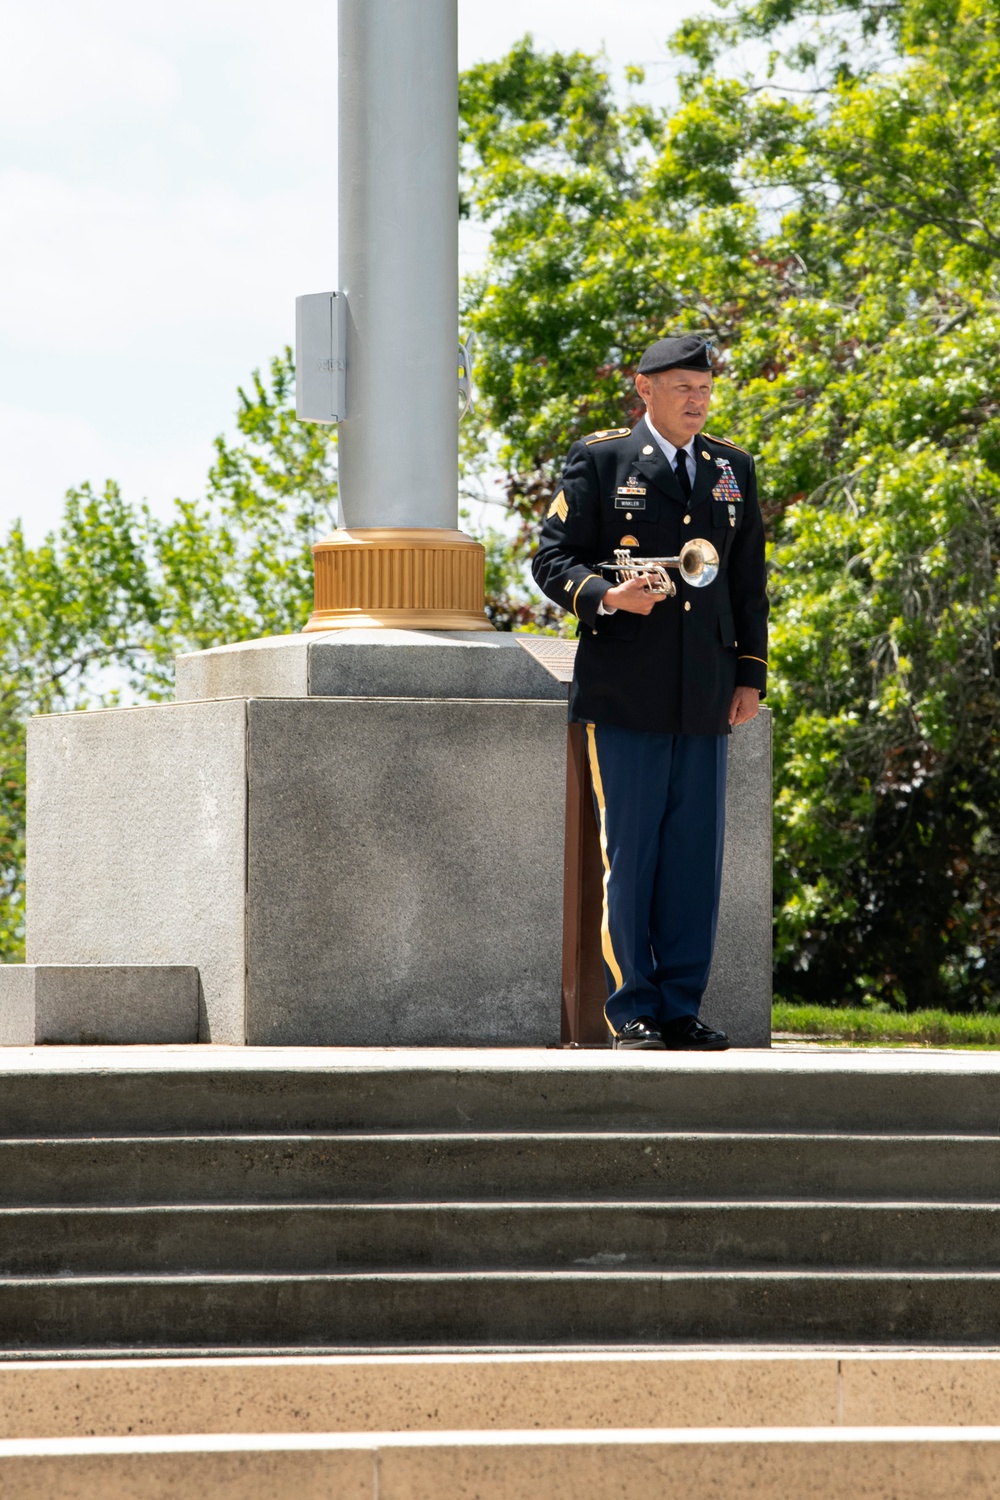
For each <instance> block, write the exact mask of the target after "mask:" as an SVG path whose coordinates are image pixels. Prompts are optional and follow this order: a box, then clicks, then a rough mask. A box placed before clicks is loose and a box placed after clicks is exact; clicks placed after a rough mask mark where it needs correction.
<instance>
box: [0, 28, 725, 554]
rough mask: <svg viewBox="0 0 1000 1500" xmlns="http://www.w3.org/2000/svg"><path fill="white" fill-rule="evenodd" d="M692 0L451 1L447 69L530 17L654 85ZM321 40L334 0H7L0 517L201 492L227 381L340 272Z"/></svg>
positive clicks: (495, 51) (332, 33) (283, 337)
mask: <svg viewBox="0 0 1000 1500" xmlns="http://www.w3.org/2000/svg"><path fill="white" fill-rule="evenodd" d="M415 3H418V0H415ZM701 8H702V6H701V5H700V4H698V3H697V0H693V3H692V4H687V5H685V4H684V3H683V0H631V3H630V4H629V5H628V6H627V7H624V8H623V7H621V6H616V5H612V4H610V3H609V0H601V3H598V0H534V3H528V0H505V3H504V4H502V5H498V4H492V3H486V0H459V24H460V42H459V45H460V64H461V66H463V67H465V66H468V65H469V64H470V63H472V62H475V61H478V60H480V59H485V58H493V57H498V56H500V55H501V53H503V52H504V51H506V50H507V49H508V48H509V47H510V46H511V45H512V44H513V43H514V42H515V41H516V40H517V39H518V38H519V37H521V36H522V35H523V34H524V33H525V32H526V31H531V32H533V33H534V36H535V38H536V41H537V42H538V43H539V44H542V45H545V46H550V47H560V48H563V49H567V48H573V47H581V48H584V49H586V50H596V49H598V48H599V47H601V46H602V45H604V46H605V47H606V50H607V52H608V56H609V58H610V60H611V63H612V66H613V68H614V69H615V70H616V71H617V75H618V76H620V74H621V70H622V69H623V68H624V66H625V64H626V63H629V62H639V63H643V64H645V65H647V67H648V69H649V72H648V80H649V92H650V93H651V94H652V95H653V96H654V97H659V98H665V97H666V93H667V91H668V89H669V85H670V78H671V75H672V68H673V65H672V63H670V62H669V61H668V54H667V51H666V47H665V41H666V38H667V36H668V35H669V34H670V32H671V31H672V30H673V28H674V27H675V26H676V25H677V24H678V23H679V22H680V20H681V19H682V18H683V16H684V14H685V13H690V12H691V10H692V9H696V10H700V9H701ZM335 53H336V5H335V0H285V3H284V4H282V5H281V6H277V5H275V4H273V0H3V3H2V7H0V59H2V61H0V531H3V532H6V529H7V527H8V525H9V524H10V522H11V521H12V520H13V519H14V518H15V517H17V516H21V517H22V518H23V520H24V522H25V525H26V527H27V530H28V534H29V537H30V538H31V539H32V540H37V539H38V538H39V536H40V535H41V534H42V532H43V531H44V530H45V529H47V528H48V527H50V526H52V525H54V524H55V523H56V521H57V520H58V517H59V515H60V512H61V509H62V497H63V494H64V492H65V490H66V489H67V488H68V487H69V486H70V485H72V484H77V483H81V482H82V481H84V480H86V479H89V480H91V482H92V483H93V484H94V485H95V486H100V485H101V484H103V481H104V480H105V478H107V477H113V478H116V479H118V480H119V481H120V482H121V484H122V486H123V488H124V491H125V494H126V497H127V498H129V499H132V500H139V499H142V498H147V499H148V500H149V501H150V502H151V503H152V504H153V505H154V507H155V508H157V509H158V510H163V509H164V508H165V507H166V506H167V505H168V504H169V502H170V500H171V499H172V498H173V497H174V496H175V495H183V496H185V497H188V498H192V497H194V496H197V495H198V494H200V493H201V492H202V487H203V482H204V476H205V473H206V470H207V468H208V466H209V464H210V463H211V460H212V446H211V445H212V439H213V437H214V436H215V435H216V433H218V432H220V431H222V430H223V429H229V428H231V425H232V411H233V408H234V405H235V390H236V386H237V385H238V384H239V383H241V382H244V381H246V379H247V378H248V376H249V374H250V372H251V370H252V369H253V368H254V367H255V366H258V365H266V363H267V361H268V359H269V358H270V357H271V355H272V354H275V353H277V352H278V350H279V349H280V348H281V347H282V346H283V345H284V344H286V343H291V342H292V341H293V334H294V301H295V296H296V293H298V292H305V291H317V290H321V289H322V288H324V287H326V286H328V285H332V284H333V283H334V280H335V269H336V267H335V259H336V216H335V203H334V198H333V191H334V178H333V173H334V168H335V162H336V137H335V119H336V104H335V95H334V91H333V81H334V78H335V74H336V57H335ZM475 247H476V240H475V238H474V237H473V238H470V239H467V241H466V249H465V257H464V258H465V261H466V263H467V264H468V263H469V261H470V260H471V259H474V258H475V255H476V248H475Z"/></svg>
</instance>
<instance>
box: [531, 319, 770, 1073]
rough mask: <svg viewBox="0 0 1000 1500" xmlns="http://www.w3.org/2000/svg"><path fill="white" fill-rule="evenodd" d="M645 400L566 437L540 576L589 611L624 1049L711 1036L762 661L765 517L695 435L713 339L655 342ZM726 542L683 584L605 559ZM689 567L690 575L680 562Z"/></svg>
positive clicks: (591, 740)
mask: <svg viewBox="0 0 1000 1500" xmlns="http://www.w3.org/2000/svg"><path fill="white" fill-rule="evenodd" d="M635 384H636V390H637V391H638V393H639V396H640V398H641V399H642V400H643V401H644V402H645V405H646V414H645V416H644V417H643V418H642V419H641V421H639V422H638V424H637V425H636V426H635V427H634V428H632V429H631V431H630V430H629V429H628V428H627V427H619V428H614V429H612V430H610V431H603V432H593V433H591V434H590V435H589V436H588V437H585V438H583V439H582V440H581V441H580V442H577V443H574V444H573V446H572V448H571V449H570V451H569V456H568V458H567V460H566V467H565V469H564V470H563V475H562V479H561V481H560V485H559V489H558V491H557V493H556V496H555V499H554V500H553V502H552V504H551V506H550V507H549V511H548V514H547V516H546V518H545V522H544V524H543V526H542V533H541V540H540V543H539V547H538V553H537V556H536V557H535V561H534V565H533V572H534V575H535V579H536V580H537V582H538V584H539V587H540V588H541V589H543V590H544V592H545V593H546V594H547V595H548V597H549V598H550V599H552V600H554V601H555V602H556V603H557V604H560V605H562V606H563V607H564V608H565V609H569V610H572V612H573V613H574V614H575V615H576V616H577V618H578V620H579V622H580V624H579V627H578V631H577V633H578V635H579V637H580V643H579V648H578V650H577V656H576V666H575V669H574V674H573V683H572V687H571V689H570V699H569V711H570V718H571V720H574V721H575V722H577V723H580V724H583V725H584V726H585V732H586V736H587V749H588V754H589V759H590V769H591V775H592V779H593V784H594V799H595V804H596V810H597V817H598V823H599V826H600V839H601V853H602V857H603V860H604V912H603V922H602V928H601V941H602V951H603V955H604V965H605V971H606V975H607V981H608V1001H607V1004H606V1006H605V1012H604V1013H605V1016H606V1018H607V1022H608V1027H609V1028H610V1031H611V1034H612V1044H613V1046H615V1047H618V1048H680V1049H696V1050H719V1049H722V1048H724V1047H727V1046H728V1045H729V1039H728V1037H727V1036H726V1034H725V1032H722V1031H717V1030H714V1029H712V1028H711V1027H710V1026H707V1025H705V1024H704V1023H703V1022H702V1021H700V1020H699V1019H698V1009H699V1006H700V1004H701V997H702V995H703V993H704V991H705V986H706V985H707V983H708V975H709V970H710V968H711V963H712V950H713V947H714V944H715V932H716V924H717V920H718V909H719V888H720V883H721V876H722V848H723V836H724V830H725V800H726V752H727V748H728V736H729V734H730V731H731V729H732V728H733V727H734V726H735V725H738V724H743V723H745V722H746V721H747V720H748V719H752V718H753V717H754V715H755V714H756V713H757V709H758V704H759V701H760V699H761V698H762V697H763V696H764V689H765V684H766V674H767V613H768V604H767V593H766V588H765V571H764V528H763V524H762V522H761V515H760V507H759V505H758V503H757V480H756V475H755V472H754V462H753V458H752V457H751V456H750V454H749V453H747V452H745V451H744V450H743V449H742V448H737V447H736V446H735V444H733V443H730V442H726V441H724V440H723V439H722V438H716V437H709V436H708V435H707V433H705V432H704V431H703V428H704V425H705V421H706V418H707V415H708V405H709V400H710V398H711V394H712V359H711V349H710V346H709V345H708V344H706V342H705V341H704V340H703V339H701V338H698V337H696V336H694V335H688V336H686V337H682V338H665V339H660V340H659V341H658V342H657V343H655V344H653V345H652V346H651V347H650V348H649V349H647V350H646V352H645V354H644V355H643V356H642V359H641V360H640V362H639V370H638V374H637V376H636V382H635ZM693 537H703V538H705V539H707V540H708V541H710V542H712V543H713V544H714V546H715V548H716V550H717V551H718V554H719V559H720V567H719V573H718V576H717V578H716V579H715V580H714V582H712V583H711V584H709V585H708V586H707V587H705V588H698V589H696V588H691V587H690V586H689V585H687V584H686V583H684V582H683V581H680V582H679V583H678V584H677V592H676V596H675V597H672V598H671V597H664V596H663V595H662V594H655V593H651V592H650V591H649V589H648V588H647V586H646V583H645V580H643V579H641V578H635V579H631V580H630V581H628V582H626V583H620V584H616V585H613V584H612V583H611V581H610V580H609V579H608V578H605V577H603V576H602V575H601V573H600V572H599V571H597V565H598V564H599V563H600V562H601V561H603V560H607V559H610V558H612V557H613V556H614V553H615V551H616V550H628V551H629V552H631V554H632V555H634V556H636V557H664V556H670V557H675V556H677V554H678V553H679V551H680V548H681V546H682V545H683V543H684V542H685V541H687V540H689V539H690V538H693ZM674 576H678V577H682V575H674Z"/></svg>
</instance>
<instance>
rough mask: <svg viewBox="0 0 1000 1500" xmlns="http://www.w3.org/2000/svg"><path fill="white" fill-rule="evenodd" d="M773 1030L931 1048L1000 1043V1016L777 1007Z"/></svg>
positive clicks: (825, 1038) (781, 1004)
mask: <svg viewBox="0 0 1000 1500" xmlns="http://www.w3.org/2000/svg"><path fill="white" fill-rule="evenodd" d="M771 1029H772V1031H774V1032H777V1033H784V1034H785V1035H786V1036H787V1035H794V1036H801V1037H813V1038H815V1039H816V1040H817V1041H818V1040H820V1039H822V1040H823V1041H837V1042H855V1043H860V1044H862V1045H863V1044H864V1043H866V1042H867V1043H869V1044H872V1043H875V1044H881V1045H882V1046H889V1047H891V1046H893V1045H896V1046H899V1045H902V1044H906V1043H909V1044H910V1045H911V1046H913V1045H917V1046H920V1045H923V1046H925V1047H1000V1015H983V1014H980V1015H971V1016H970V1015H952V1014H951V1012H950V1011H946V1010H915V1011H911V1012H909V1013H908V1014H907V1013H906V1012H903V1011H876V1010H863V1009H857V1010H848V1009H846V1008H845V1009H843V1010H834V1009H833V1008H832V1007H831V1008H827V1007H826V1006H825V1005H788V1004H786V1002H785V1001H783V1000H776V1001H775V1002H774V1004H773V1006H772V1007H771Z"/></svg>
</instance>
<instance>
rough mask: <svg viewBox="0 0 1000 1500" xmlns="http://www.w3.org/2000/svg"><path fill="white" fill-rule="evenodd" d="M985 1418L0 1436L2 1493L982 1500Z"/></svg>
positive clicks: (998, 1463)
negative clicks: (814, 1424) (954, 1422)
mask: <svg viewBox="0 0 1000 1500" xmlns="http://www.w3.org/2000/svg"><path fill="white" fill-rule="evenodd" d="M998 1469H1000V1428H997V1427H969V1428H955V1427H929V1428H924V1429H922V1430H920V1431H914V1429H912V1428H905V1427H889V1428H877V1427H846V1428H839V1429H835V1430H831V1429H830V1428H822V1427H820V1428H810V1427H805V1428H794V1427H790V1428H788V1427H786V1428H782V1427H771V1428H756V1429H754V1428H690V1429H686V1430H684V1429H680V1430H678V1429H669V1428H668V1429H663V1428H659V1429H656V1428H654V1429H646V1430H642V1429H640V1430H634V1429H621V1428H615V1429H605V1430H604V1431H600V1432H580V1431H558V1430H556V1431H552V1430H543V1431H534V1432H532V1431H527V1432H525V1431H495V1430H494V1431H489V1432H429V1433H428V1432H423V1433H396V1432H373V1433H353V1434H348V1433H339V1434H284V1435H266V1436H255V1435H250V1434H242V1435H238V1436H219V1437H206V1436H199V1437H191V1436H184V1437H128V1438H121V1437H119V1438H110V1437H99V1438H47V1439H45V1438H34V1439H21V1440H18V1439H7V1440H4V1441H0V1489H2V1492H3V1493H4V1494H9V1495H11V1496H17V1497H18V1500H107V1496H109V1495H113V1496H114V1497H115V1500H175V1497H176V1496H178V1495H194V1494H205V1495H210V1496H212V1497H213V1500H230V1497H232V1500H274V1496H276V1495H294V1496H295V1497H296V1500H329V1497H330V1496H331V1495H336V1496H337V1497H338V1500H371V1497H372V1496H373V1495H377V1497H378V1500H442V1497H447V1500H537V1497H539V1496H543V1495H544V1496H545V1500H580V1496H586V1497H587V1500H621V1497H622V1496H625V1495H627V1496H628V1497H629V1500H691V1497H692V1496H699V1497H700V1496H720V1497H721V1496H746V1495H752V1496H753V1497H754V1500H788V1497H789V1496H790V1495H792V1496H809V1497H810V1500H842V1497H844V1496H847V1495H849V1496H851V1500H899V1497H900V1496H904V1495H905V1496H906V1497H907V1500H942V1497H943V1496H961V1497H962V1500H996V1496H997V1495H998V1494H1000V1483H998V1480H997V1473H998Z"/></svg>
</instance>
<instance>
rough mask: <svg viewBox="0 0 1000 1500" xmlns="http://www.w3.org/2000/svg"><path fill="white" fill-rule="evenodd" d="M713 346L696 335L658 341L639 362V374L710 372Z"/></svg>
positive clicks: (689, 334) (651, 345)
mask: <svg viewBox="0 0 1000 1500" xmlns="http://www.w3.org/2000/svg"><path fill="white" fill-rule="evenodd" d="M711 368H712V346H711V344H707V343H706V342H705V340H704V339H703V338H699V336H698V334H696V333H686V334H684V335H683V337H681V338H679V339H657V341H656V343H655V344H650V346H649V348H648V349H647V350H646V352H645V354H644V355H643V356H642V358H641V359H640V361H639V369H638V372H637V373H638V374H640V375H655V374H656V372H657V370H710V369H711Z"/></svg>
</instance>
